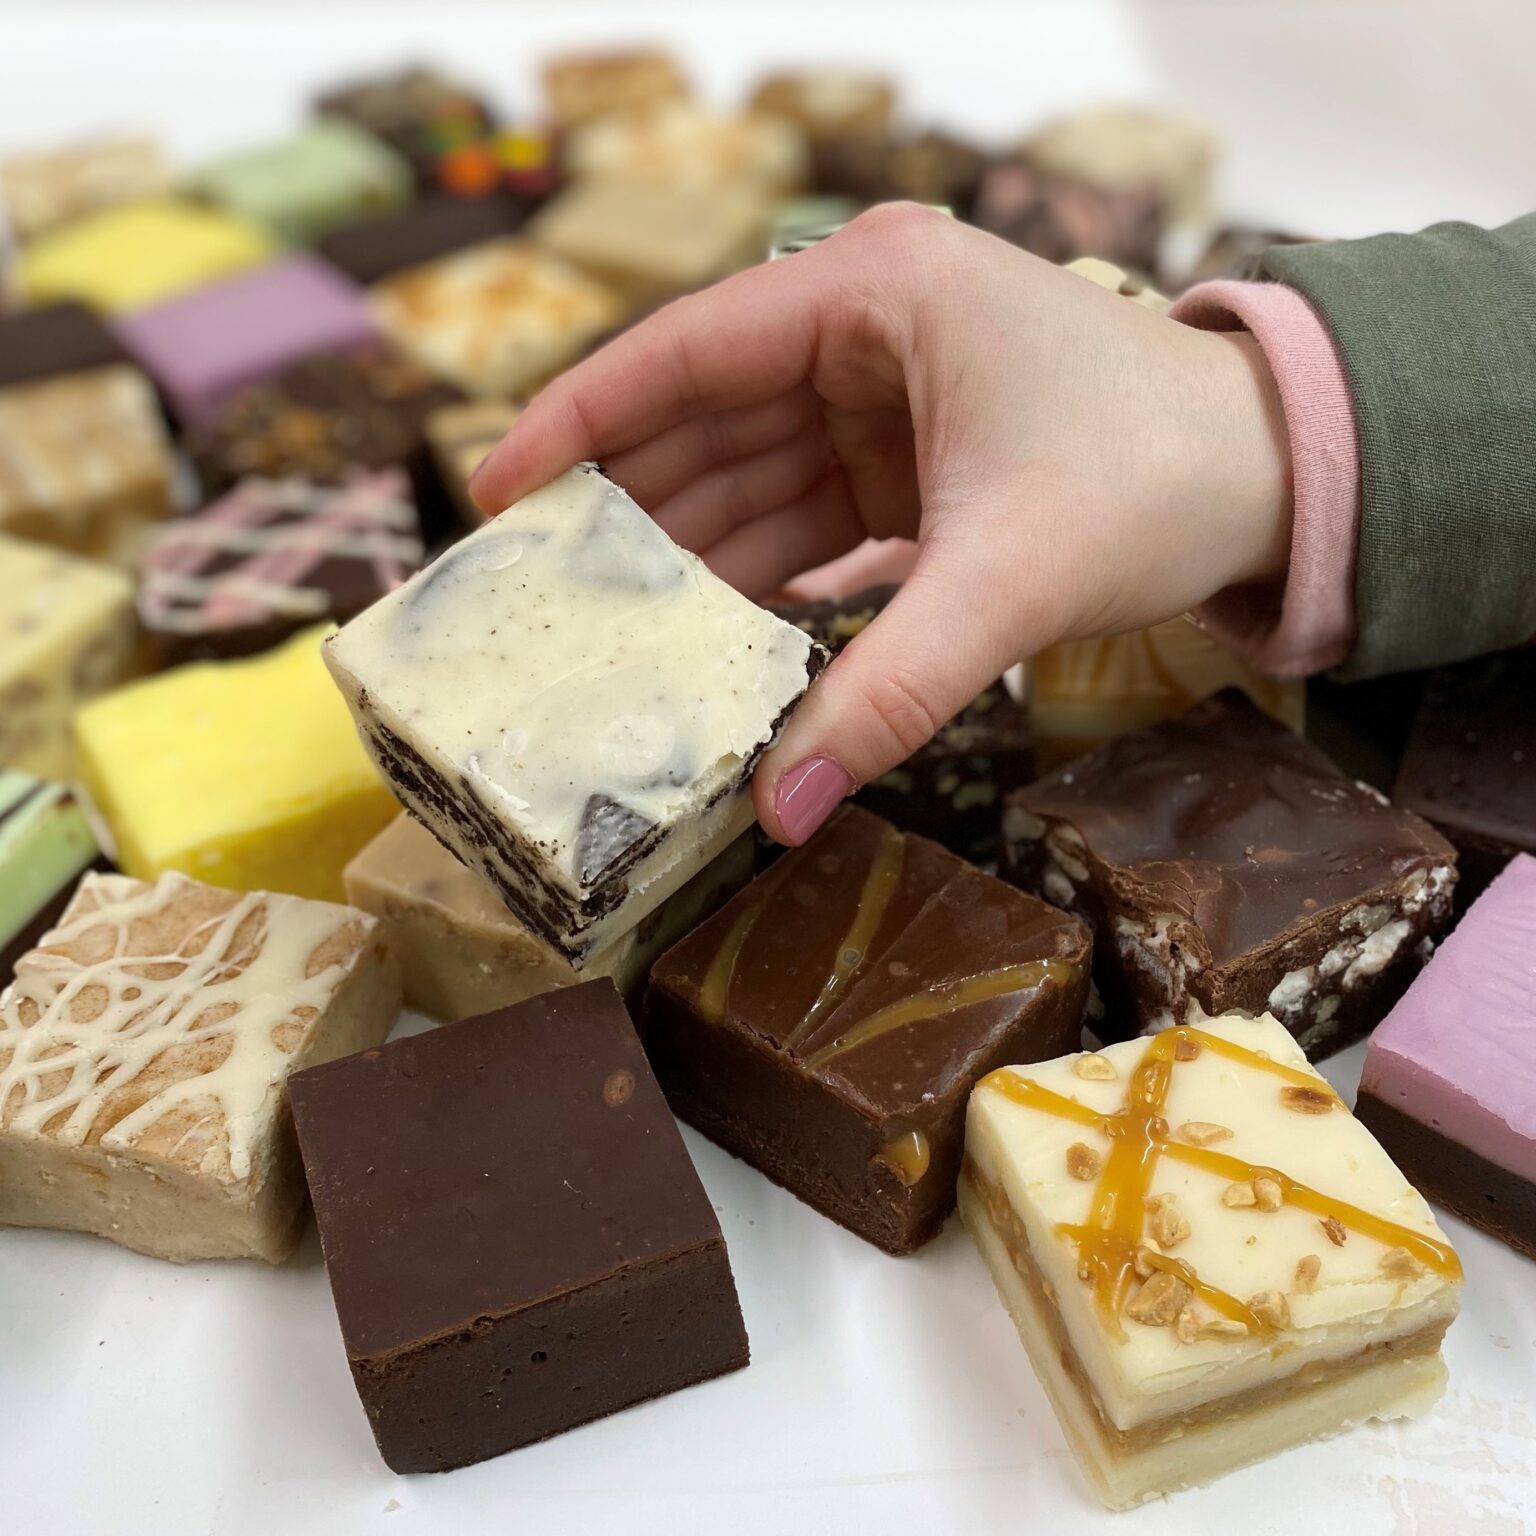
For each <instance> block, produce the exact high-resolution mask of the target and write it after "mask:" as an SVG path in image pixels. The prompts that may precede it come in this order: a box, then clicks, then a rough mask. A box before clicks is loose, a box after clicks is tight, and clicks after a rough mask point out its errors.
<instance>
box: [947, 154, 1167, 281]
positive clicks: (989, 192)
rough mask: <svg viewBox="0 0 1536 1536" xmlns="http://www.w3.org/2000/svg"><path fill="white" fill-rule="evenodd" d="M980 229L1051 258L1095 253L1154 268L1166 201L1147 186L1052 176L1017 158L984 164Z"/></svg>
mask: <svg viewBox="0 0 1536 1536" xmlns="http://www.w3.org/2000/svg"><path fill="white" fill-rule="evenodd" d="M974 216H975V220H976V223H977V224H979V225H980V226H981V227H982V228H983V229H985V230H989V231H990V232H991V233H992V234H994V235H1000V236H1001V237H1002V238H1003V239H1004V240H1007V241H1010V242H1011V243H1012V244H1014V245H1017V246H1020V247H1021V248H1022V249H1024V250H1026V251H1029V252H1031V253H1032V254H1034V255H1036V256H1041V257H1044V258H1045V260H1047V261H1056V262H1066V261H1071V260H1072V259H1073V258H1074V257H1081V256H1097V257H1100V258H1102V259H1104V260H1106V261H1113V262H1120V263H1123V264H1124V265H1126V266H1128V267H1134V268H1136V269H1137V270H1139V271H1142V272H1152V271H1156V269H1157V259H1158V249H1159V246H1160V243H1161V241H1162V236H1163V204H1162V200H1161V198H1160V197H1159V196H1158V194H1157V193H1156V192H1155V191H1154V190H1153V189H1152V188H1150V187H1146V186H1139V185H1133V186H1124V187H1118V186H1112V187H1105V186H1096V185H1094V184H1092V183H1090V182H1086V181H1080V180H1076V179H1074V178H1071V177H1066V176H1052V175H1048V174H1046V173H1045V172H1044V171H1041V170H1040V169H1039V168H1038V167H1036V166H1033V165H1030V164H1028V163H1027V162H1025V161H1024V160H1022V159H1018V158H1012V157H1010V158H1004V159H1001V160H998V161H996V162H994V163H993V164H992V165H991V166H989V167H988V168H987V172H986V174H985V175H984V176H983V177H982V179H981V185H980V187H979V189H978V190H977V194H976V208H975V215H974Z"/></svg>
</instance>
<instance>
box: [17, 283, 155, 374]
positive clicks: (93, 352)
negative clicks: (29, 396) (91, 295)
mask: <svg viewBox="0 0 1536 1536" xmlns="http://www.w3.org/2000/svg"><path fill="white" fill-rule="evenodd" d="M127 361H128V353H127V351H126V350H125V349H124V347H123V344H122V343H121V342H120V341H119V340H118V339H117V337H116V336H114V335H113V334H112V332H111V331H110V330H108V328H107V326H106V324H105V323H104V322H103V321H102V320H101V319H100V317H99V316H98V315H97V314H96V312H95V311H94V310H93V309H90V308H88V307H87V306H86V305H84V304H74V303H66V304H45V305H43V306H41V307H40V308H37V309H23V310H20V311H18V312H17V313H16V314H12V315H5V316H4V317H0V388H7V387H9V386H10V385H12V384H25V383H29V382H30V381H31V380H33V379H46V378H51V377H53V376H55V375H57V374H61V373H80V372H82V371H83V370H84V369H87V368H102V367H105V366H106V365H107V364H109V363H123V362H127Z"/></svg>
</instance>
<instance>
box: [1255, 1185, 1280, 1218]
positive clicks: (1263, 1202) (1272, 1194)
mask: <svg viewBox="0 0 1536 1536" xmlns="http://www.w3.org/2000/svg"><path fill="white" fill-rule="evenodd" d="M1253 1198H1254V1202H1255V1203H1256V1204H1257V1205H1258V1207H1259V1209H1260V1210H1261V1211H1278V1210H1279V1209H1280V1207H1281V1206H1282V1205H1283V1204H1284V1203H1285V1195H1284V1193H1283V1192H1282V1190H1281V1188H1280V1185H1279V1184H1278V1183H1277V1182H1276V1181H1275V1180H1274V1179H1270V1178H1257V1179H1255V1180H1254V1181H1253Z"/></svg>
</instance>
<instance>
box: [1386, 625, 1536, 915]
mask: <svg viewBox="0 0 1536 1536" xmlns="http://www.w3.org/2000/svg"><path fill="white" fill-rule="evenodd" d="M1394 798H1395V799H1396V801H1397V803H1398V804H1399V805H1402V806H1405V807H1407V809H1409V810H1410V811H1416V812H1417V813H1418V814H1419V815H1420V816H1422V817H1423V818H1424V819H1425V820H1426V821H1429V822H1433V823H1434V825H1435V826H1436V827H1438V828H1439V829H1440V831H1442V832H1443V833H1444V834H1445V835H1446V836H1447V837H1448V838H1449V839H1450V840H1451V841H1452V842H1453V843H1454V844H1455V845H1456V853H1457V860H1456V863H1457V868H1458V869H1459V870H1460V871H1461V881H1460V883H1459V885H1458V886H1457V890H1456V905H1457V908H1458V910H1465V908H1466V907H1468V906H1469V905H1470V904H1471V903H1472V902H1473V901H1475V900H1476V899H1477V897H1478V896H1480V895H1481V894H1482V893H1483V892H1484V891H1485V890H1487V888H1488V885H1489V883H1490V882H1491V881H1492V880H1493V878H1494V876H1496V875H1497V874H1498V873H1499V871H1500V870H1502V869H1503V868H1504V866H1505V865H1506V864H1508V863H1509V861H1510V860H1511V859H1512V858H1513V857H1514V856H1515V855H1516V854H1517V853H1536V651H1511V652H1509V653H1508V654H1506V655H1503V656H1485V657H1482V658H1481V659H1480V660H1477V661H1469V662H1466V663H1464V664H1462V665H1461V666H1456V667H1444V668H1442V669H1441V670H1439V671H1437V672H1434V673H1431V675H1430V678H1429V682H1428V684H1427V686H1426V688H1425V690H1424V698H1423V702H1422V703H1421V705H1420V706H1419V713H1418V716H1417V718H1416V719H1415V721H1414V725H1413V730H1412V732H1411V734H1410V735H1409V738H1408V748H1407V751H1406V752H1405V753H1404V755H1403V761H1402V764H1401V766H1400V767H1399V769H1398V774H1397V787H1396V790H1395V792H1394Z"/></svg>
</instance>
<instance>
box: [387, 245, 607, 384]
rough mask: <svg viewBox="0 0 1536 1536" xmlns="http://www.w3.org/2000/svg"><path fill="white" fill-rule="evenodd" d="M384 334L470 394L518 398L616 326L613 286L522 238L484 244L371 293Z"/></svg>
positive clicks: (393, 279)
mask: <svg viewBox="0 0 1536 1536" xmlns="http://www.w3.org/2000/svg"><path fill="white" fill-rule="evenodd" d="M373 305H374V314H375V315H376V317H377V319H378V321H379V324H380V326H381V327H382V328H383V330H384V332H385V334H386V335H388V336H389V337H391V339H393V341H394V342H395V343H396V345H398V346H399V347H401V348H402V349H403V350H405V351H406V352H408V353H410V354H411V355H412V356H413V357H415V358H417V359H418V360H419V361H420V362H421V363H423V364H424V365H425V366H426V367H428V368H431V369H432V370H433V371H434V372H436V373H438V374H440V375H441V376H442V377H443V378H445V379H448V380H450V381H451V382H452V383H454V384H457V385H458V386H459V387H460V388H461V389H463V390H466V391H467V392H468V393H470V394H472V395H503V396H513V395H526V394H528V393H530V392H531V391H532V390H534V389H536V388H537V387H538V386H539V385H540V384H543V383H545V382H547V381H548V380H549V379H551V378H553V377H554V375H555V374H557V373H559V372H560V370H561V369H562V368H565V367H567V366H569V365H570V364H571V363H573V362H575V361H576V359H577V358H579V357H580V356H581V355H582V353H584V352H585V351H586V350H587V348H588V347H589V346H590V344H591V343H592V342H594V341H596V340H597V339H598V338H599V337H600V336H602V335H604V334H605V333H607V332H608V331H610V330H612V329H613V327H614V326H616V325H618V323H619V322H620V321H621V320H622V319H623V318H624V313H625V306H624V303H623V301H622V300H621V299H620V298H619V296H618V294H616V293H615V292H614V291H613V290H612V289H611V288H609V287H608V286H607V285H606V284H604V283H600V282H598V281H597V280H596V279H595V278H591V277H588V276H587V275H586V274H585V273H583V272H581V271H579V270H578V269H577V268H575V267H573V266H572V265H571V264H570V263H569V262H567V261H563V260H562V259H561V258H560V257H558V256H554V255H551V254H550V253H549V252H548V251H544V250H541V249H540V248H539V247H538V246H536V245H533V244H532V243H531V242H529V241H526V240H516V239H513V240H492V241H488V242H486V243H485V244H483V245H476V246H471V247H470V248H469V249H468V250H464V251H459V252H457V253H455V254H454V255H451V256H444V257H442V258H441V259H439V260H437V261H431V262H427V263H425V264H424V265H422V266H419V267H411V268H410V269H409V270H407V271H405V272H400V273H397V274H396V275H395V276H394V277H391V278H386V279H385V281H383V282H382V283H379V284H377V285H376V286H375V287H374V289H373Z"/></svg>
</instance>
